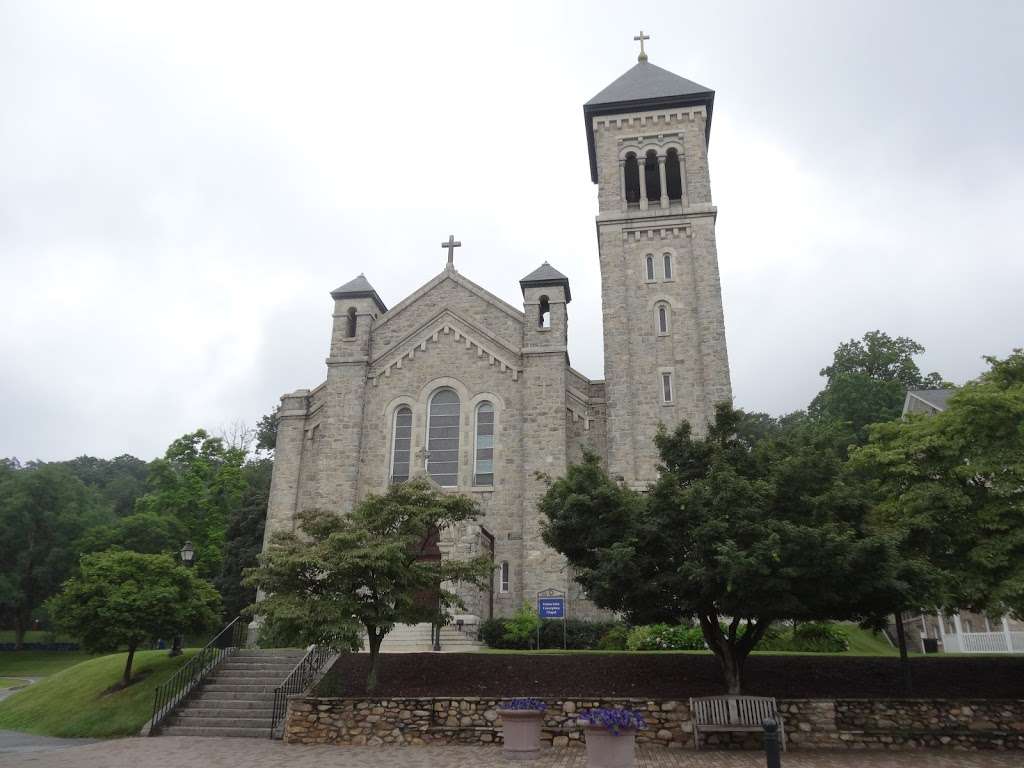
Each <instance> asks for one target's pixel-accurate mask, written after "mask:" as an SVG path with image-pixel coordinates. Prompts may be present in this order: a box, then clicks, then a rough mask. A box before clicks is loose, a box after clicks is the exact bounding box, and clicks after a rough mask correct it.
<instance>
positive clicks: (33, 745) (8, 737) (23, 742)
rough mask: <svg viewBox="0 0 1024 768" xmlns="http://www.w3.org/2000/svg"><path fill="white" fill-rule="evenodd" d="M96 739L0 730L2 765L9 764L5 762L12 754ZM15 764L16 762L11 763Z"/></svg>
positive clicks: (49, 750) (66, 746) (91, 742)
mask: <svg viewBox="0 0 1024 768" xmlns="http://www.w3.org/2000/svg"><path fill="white" fill-rule="evenodd" d="M95 743H96V740H95V739H54V738H52V737H50V736H33V735H32V734H31V733H20V732H18V731H0V765H8V763H6V762H4V761H5V760H6V759H9V756H10V755H11V754H17V755H23V754H26V753H28V752H41V751H46V752H52V751H54V750H57V749H67V748H69V747H81V746H83V745H85V744H95ZM10 764H11V765H14V764H15V763H10Z"/></svg>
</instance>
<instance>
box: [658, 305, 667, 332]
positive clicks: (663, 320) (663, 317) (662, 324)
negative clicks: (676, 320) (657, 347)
mask: <svg viewBox="0 0 1024 768" xmlns="http://www.w3.org/2000/svg"><path fill="white" fill-rule="evenodd" d="M658 333H660V334H662V335H664V334H666V333H668V307H667V306H666V305H664V304H659V305H658Z"/></svg>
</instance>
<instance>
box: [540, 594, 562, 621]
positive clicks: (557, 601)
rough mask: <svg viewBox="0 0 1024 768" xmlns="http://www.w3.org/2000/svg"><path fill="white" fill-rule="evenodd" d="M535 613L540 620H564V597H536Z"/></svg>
mask: <svg viewBox="0 0 1024 768" xmlns="http://www.w3.org/2000/svg"><path fill="white" fill-rule="evenodd" d="M537 613H538V614H540V617H541V618H542V619H564V618H565V598H564V597H538V598H537Z"/></svg>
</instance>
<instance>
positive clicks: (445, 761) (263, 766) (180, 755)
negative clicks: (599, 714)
mask: <svg viewBox="0 0 1024 768" xmlns="http://www.w3.org/2000/svg"><path fill="white" fill-rule="evenodd" d="M639 757H640V759H639V761H638V765H639V766H644V767H646V768H763V766H764V764H765V763H764V756H763V755H762V754H759V753H755V752H693V751H689V750H687V751H682V750H668V749H663V748H658V749H653V748H647V749H643V750H640V753H639ZM1021 764H1022V759H1021V755H1020V754H1013V753H1002V754H1000V753H976V752H975V753H968V752H937V751H931V752H925V751H920V752H901V753H878V752H864V751H851V752H841V753H840V752H803V753H798V752H790V753H787V754H786V755H784V757H783V766H784V768H862V767H863V768H912V767H920V768H1011V766H1013V767H1014V768H1020V766H1021ZM511 765H514V764H513V763H509V762H507V761H506V760H504V758H502V755H501V750H500V749H498V748H496V747H493V748H489V747H440V746H437V747H336V746H330V745H325V746H298V745H294V746H286V745H284V744H282V743H281V742H277V741H273V742H272V741H270V740H262V739H225V738H189V737H185V736H162V737H155V738H150V739H118V740H116V741H107V742H100V743H96V744H89V745H86V746H81V747H71V748H68V749H62V750H58V751H51V752H34V753H30V754H19V755H0V768H9V767H10V768H13V766H26V767H30V768H169V767H170V766H202V767H203V768H235V767H236V766H245V767H246V768H330V767H331V766H338V767H339V768H382V767H383V766H396V767H397V768H467V766H470V767H471V768H498V767H499V766H500V767H501V768H509V767H510V766H511ZM530 765H532V766H534V768H583V765H584V752H583V750H582V749H556V750H546V751H545V752H544V754H543V757H542V758H541V759H540V760H538V761H536V762H534V763H532V764H530Z"/></svg>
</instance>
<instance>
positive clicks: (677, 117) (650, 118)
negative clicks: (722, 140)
mask: <svg viewBox="0 0 1024 768" xmlns="http://www.w3.org/2000/svg"><path fill="white" fill-rule="evenodd" d="M698 118H701V119H706V118H707V109H706V108H705V107H704V106H703V105H701V106H695V107H689V108H686V109H680V108H676V109H666V110H658V111H652V112H633V113H630V114H628V115H595V116H594V118H593V120H594V128H595V129H598V130H600V129H601V128H616V129H618V128H629V127H631V126H636V127H637V128H639V129H640V130H643V128H644V127H645V126H649V125H654V124H655V123H657V122H658V121H659V120H660V121H662V122H663V123H664V124H666V125H669V124H672V123H692V122H693V121H694V120H696V119H698ZM655 135H658V134H655ZM630 138H632V139H633V140H636V139H638V138H641V137H630ZM644 138H646V137H644Z"/></svg>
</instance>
